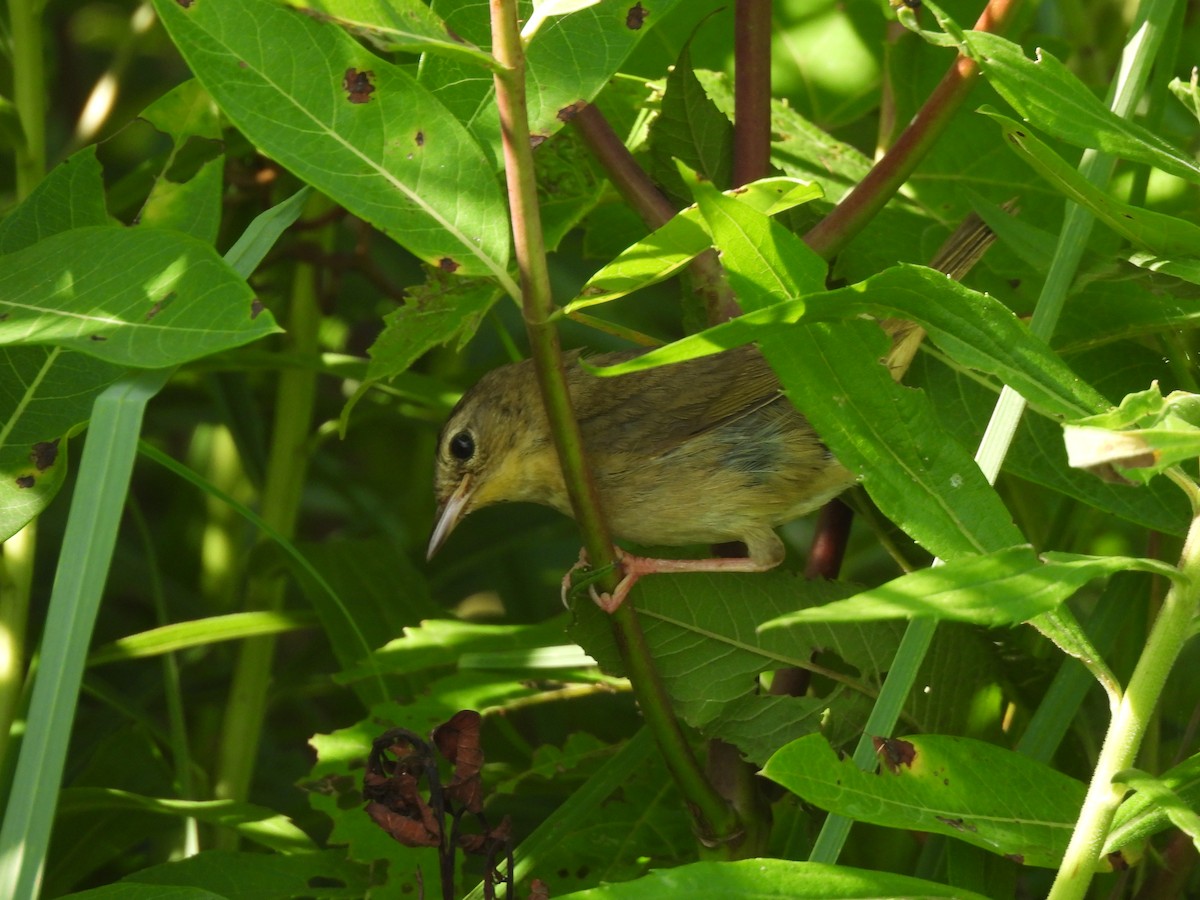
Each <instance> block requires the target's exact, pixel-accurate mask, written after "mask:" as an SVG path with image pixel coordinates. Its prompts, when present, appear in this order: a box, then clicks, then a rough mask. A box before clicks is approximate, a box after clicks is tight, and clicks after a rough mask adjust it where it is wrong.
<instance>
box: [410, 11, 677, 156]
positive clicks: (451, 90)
mask: <svg viewBox="0 0 1200 900" xmlns="http://www.w3.org/2000/svg"><path fill="white" fill-rule="evenodd" d="M678 3H679V0H658V2H655V3H653V4H641V9H642V11H643V12H644V13H645V15H644V16H631V14H630V13H631V9H632V7H634V6H635V5H637V4H635V3H633V2H630V3H616V2H605V3H598V4H596V5H595V6H591V7H588V8H587V9H581V10H579V11H578V12H574V13H571V14H570V15H567V16H557V17H555V18H553V19H551V20H550V21H548V22H546V23H545V24H544V25H543V26H542V27H541V28H540V29H538V33H537V34H536V35H535V36H534V38H533V39H532V40H531V41H529V43H528V46H527V47H526V48H525V64H526V79H527V93H528V102H529V130H530V133H531V136H532V137H533V138H534V139H535V140H538V139H545V138H548V137H550V136H551V135H553V134H554V133H555V132H557V131H558V130H559V129H561V128H562V127H563V125H564V124H565V123H566V122H568V121H570V120H571V118H572V117H573V116H574V114H575V112H577V111H578V108H579V106H578V104H580V103H590V102H591V101H592V100H593V99H594V98H595V97H596V95H597V94H598V93H600V90H601V89H602V88H603V87H604V86H605V85H607V84H608V82H609V79H611V78H612V77H613V76H614V75H615V74H616V73H617V71H618V69H620V67H621V64H622V63H623V62H624V61H625V59H626V57H628V56H629V54H630V52H631V51H632V50H633V48H634V47H636V46H637V45H638V43H640V42H641V41H642V39H643V38H645V37H646V35H647V34H649V33H650V32H651V31H652V30H653V28H654V26H655V25H656V24H658V23H659V22H661V21H663V20H664V19H666V17H667V16H668V14H669V13H670V12H671V10H672V9H674V8H675V7H676V6H677V5H678ZM434 10H435V11H436V12H438V13H440V14H441V15H442V16H443V17H444V18H445V20H446V24H447V25H448V26H449V27H450V28H451V29H453V31H454V33H455V34H459V35H462V36H463V37H465V38H467V39H469V40H472V41H474V42H475V43H477V44H480V45H483V44H487V43H490V38H489V27H490V26H489V20H488V7H487V5H486V4H483V3H462V2H459V0H444V2H439V3H435V4H434ZM420 81H421V84H422V85H424V86H425V87H426V88H427V89H428V90H430V91H431V92H432V93H433V94H434V96H436V97H437V98H438V99H439V100H441V101H442V102H443V103H444V104H445V105H446V107H447V108H448V109H450V110H451V111H452V112H453V113H454V114H455V115H456V116H457V117H458V118H459V119H460V120H461V121H462V122H464V123H465V124H466V125H467V127H468V128H470V129H471V131H472V133H474V134H475V136H476V137H477V138H478V140H479V141H480V143H482V144H483V145H484V147H485V148H486V149H487V152H488V154H489V155H490V157H491V158H492V159H493V160H494V161H496V163H497V167H498V164H499V159H500V153H499V148H500V123H499V119H498V117H497V116H496V114H495V86H494V85H493V84H492V78H491V74H490V73H486V72H485V73H480V71H479V69H478V68H477V67H475V66H468V65H464V64H463V63H461V62H459V61H458V60H454V59H450V58H448V57H437V56H431V57H427V58H426V59H425V60H424V63H423V65H422V67H421V73H420Z"/></svg>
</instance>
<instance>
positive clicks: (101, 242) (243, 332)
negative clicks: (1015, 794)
mask: <svg viewBox="0 0 1200 900" xmlns="http://www.w3.org/2000/svg"><path fill="white" fill-rule="evenodd" d="M0 312H3V313H5V314H6V315H5V316H4V319H3V321H2V322H0V344H49V345H54V346H59V347H64V348H67V349H72V350H80V351H82V352H84V353H88V354H90V355H92V356H96V357H98V358H100V359H102V360H104V361H106V362H110V363H114V364H116V365H122V366H137V367H140V368H148V369H149V368H155V369H157V368H165V367H167V366H173V365H178V364H180V363H183V362H187V361H188V360H192V359H197V358H199V357H201V356H206V355H208V354H210V353H215V352H217V351H219V350H227V349H229V348H231V347H238V346H241V345H242V344H248V343H250V342H251V341H254V340H257V339H259V338H260V337H264V336H265V335H268V334H272V333H274V332H277V331H279V328H278V327H277V326H276V325H275V320H274V319H273V318H272V317H271V314H270V313H269V312H267V311H265V310H262V309H261V308H260V307H257V306H256V305H255V304H254V294H253V292H252V291H251V290H250V288H249V286H248V285H247V284H246V282H245V281H244V280H243V279H242V278H240V277H238V275H237V274H236V273H235V272H234V271H233V270H232V269H231V268H230V267H229V266H228V265H227V264H226V263H225V262H224V261H223V260H222V259H221V258H220V257H219V256H217V254H216V252H215V251H214V250H213V249H212V247H211V246H209V245H207V244H204V243H201V242H199V241H197V240H195V239H194V238H190V237H187V236H186V235H183V234H180V233H177V232H171V231H160V230H157V229H154V228H150V227H149V226H145V227H140V228H118V227H111V226H102V227H98V228H97V227H93V228H74V229H71V230H70V231H65V232H62V233H61V234H57V235H54V236H53V237H49V238H46V239H45V240H43V241H40V242H38V243H37V244H34V245H33V246H32V247H27V248H26V249H24V250H20V251H18V252H16V253H10V254H9V255H7V256H4V257H0Z"/></svg>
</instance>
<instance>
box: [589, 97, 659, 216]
mask: <svg viewBox="0 0 1200 900" xmlns="http://www.w3.org/2000/svg"><path fill="white" fill-rule="evenodd" d="M571 124H572V125H574V126H575V128H576V130H577V131H578V132H579V134H580V135H581V136H582V137H583V139H584V141H586V142H587V145H588V149H589V150H591V151H592V155H593V156H595V157H596V160H597V162H599V163H600V165H601V166H603V167H604V171H605V173H606V174H607V175H608V180H609V181H611V182H612V183H613V187H615V188H616V189H617V191H618V192H619V193H620V194H621V196H622V197H623V198H624V199H625V202H626V203H628V204H629V205H630V206H631V207H633V211H634V212H636V213H637V214H638V215H639V216H640V217H641V219H642V221H643V222H645V223H646V227H648V228H658V227H659V226H661V225H663V224H665V223H666V221H667V220H668V219H670V218H671V216H673V215H675V212H676V210H675V206H674V205H673V204H672V203H671V201H670V200H668V199H667V195H666V194H664V193H663V192H662V191H660V190H659V189H658V185H656V184H655V183H654V182H653V181H651V180H650V176H649V175H647V174H646V170H645V169H643V168H642V167H641V166H640V165H638V161H637V160H636V159H634V158H633V154H632V153H630V152H629V149H628V148H627V147H626V146H625V142H624V141H622V140H621V138H620V136H619V135H618V134H617V133H616V132H615V131H613V128H612V126H611V125H609V124H608V119H606V118H604V114H603V113H602V112H600V110H598V109H597V108H596V107H595V106H592V105H591V104H588V105H587V106H585V107H584V108H583V109H581V110H580V111H579V112H578V113H577V114H576V116H575V118H573V119H572V120H571Z"/></svg>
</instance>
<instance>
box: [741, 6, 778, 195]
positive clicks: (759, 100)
mask: <svg viewBox="0 0 1200 900" xmlns="http://www.w3.org/2000/svg"><path fill="white" fill-rule="evenodd" d="M734 21H735V22H736V27H735V28H734V37H733V72H734V83H733V104H734V107H733V108H734V115H733V186H734V187H737V186H739V185H743V184H749V183H750V182H751V181H757V180H758V179H760V178H765V177H766V176H767V175H768V174H769V173H770V171H771V0H737V6H736V8H735V12H734Z"/></svg>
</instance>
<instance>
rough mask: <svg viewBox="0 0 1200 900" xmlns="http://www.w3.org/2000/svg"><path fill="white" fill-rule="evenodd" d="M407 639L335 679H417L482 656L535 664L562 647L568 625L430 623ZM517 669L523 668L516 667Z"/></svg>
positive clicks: (389, 645)
mask: <svg viewBox="0 0 1200 900" xmlns="http://www.w3.org/2000/svg"><path fill="white" fill-rule="evenodd" d="M403 632H404V634H403V637H398V638H396V639H394V640H391V641H388V643H387V644H385V645H384V646H382V647H380V648H379V649H378V650H376V651H375V652H374V653H372V654H371V655H372V657H373V661H372V662H371V663H369V664H367V665H362V666H357V667H355V668H353V669H348V670H347V671H344V672H342V673H340V674H338V675H335V676H334V681H336V682H337V683H339V684H348V683H350V682H353V681H356V680H358V679H360V678H367V677H370V676H373V675H375V673H376V672H382V673H383V674H385V675H386V674H390V673H404V674H413V673H416V672H421V671H424V670H426V669H432V668H440V667H449V666H457V667H460V668H461V667H466V668H470V667H471V666H464V662H463V661H464V660H469V659H470V658H472V657H474V658H478V657H480V656H481V655H482V654H485V653H488V654H495V653H502V652H511V653H513V654H514V655H517V656H519V655H520V654H524V655H525V657H526V659H527V660H531V659H533V657H534V656H536V654H537V653H538V651H539V650H540V649H541V648H544V647H555V646H558V645H560V644H562V640H563V625H562V622H561V621H560V620H558V619H551V620H549V621H547V622H545V623H543V624H540V625H483V624H475V623H471V622H460V621H457V620H454V619H427V620H425V621H422V622H421V624H420V625H419V626H409V627H406V628H404V629H403ZM513 667H514V668H516V667H517V666H513Z"/></svg>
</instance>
